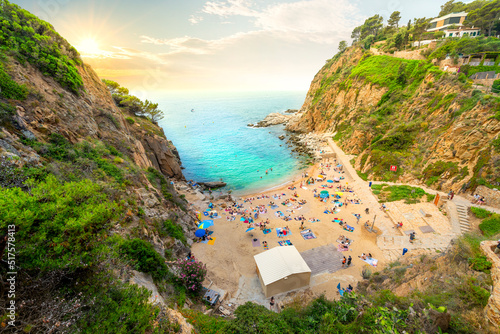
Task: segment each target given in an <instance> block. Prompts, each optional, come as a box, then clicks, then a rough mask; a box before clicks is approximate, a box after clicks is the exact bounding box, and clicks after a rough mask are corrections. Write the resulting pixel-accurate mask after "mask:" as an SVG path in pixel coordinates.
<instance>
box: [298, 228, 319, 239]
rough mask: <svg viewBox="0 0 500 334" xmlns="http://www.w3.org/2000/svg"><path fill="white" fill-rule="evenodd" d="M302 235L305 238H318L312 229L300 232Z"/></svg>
mask: <svg viewBox="0 0 500 334" xmlns="http://www.w3.org/2000/svg"><path fill="white" fill-rule="evenodd" d="M300 235H301V236H302V238H304V240H310V239H316V236H315V235H314V233H313V232H312V231H311V229H307V230H304V231H302V232H300Z"/></svg>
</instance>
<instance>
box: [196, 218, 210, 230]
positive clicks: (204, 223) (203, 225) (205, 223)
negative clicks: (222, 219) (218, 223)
mask: <svg viewBox="0 0 500 334" xmlns="http://www.w3.org/2000/svg"><path fill="white" fill-rule="evenodd" d="M210 226H214V221H213V220H210V219H206V220H204V221H202V222H201V223H200V224H199V225H198V228H209V227H210Z"/></svg>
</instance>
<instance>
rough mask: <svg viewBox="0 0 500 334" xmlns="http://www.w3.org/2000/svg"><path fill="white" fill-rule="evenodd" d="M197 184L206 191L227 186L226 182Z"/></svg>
mask: <svg viewBox="0 0 500 334" xmlns="http://www.w3.org/2000/svg"><path fill="white" fill-rule="evenodd" d="M198 184H199V185H200V186H202V187H204V188H208V189H217V188H222V187H225V186H226V185H227V183H226V182H222V181H213V182H198Z"/></svg>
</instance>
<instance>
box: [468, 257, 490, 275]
mask: <svg viewBox="0 0 500 334" xmlns="http://www.w3.org/2000/svg"><path fill="white" fill-rule="evenodd" d="M469 264H471V265H472V269H474V270H477V271H483V272H485V273H489V272H490V269H491V266H492V265H493V264H492V263H491V262H490V261H488V258H487V257H486V256H484V255H480V256H476V257H473V258H470V259H469Z"/></svg>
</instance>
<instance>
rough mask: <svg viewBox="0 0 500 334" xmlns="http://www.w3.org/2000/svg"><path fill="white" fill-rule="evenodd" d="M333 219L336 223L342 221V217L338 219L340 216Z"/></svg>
mask: <svg viewBox="0 0 500 334" xmlns="http://www.w3.org/2000/svg"><path fill="white" fill-rule="evenodd" d="M333 221H334V222H336V223H342V219H338V218H333Z"/></svg>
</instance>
